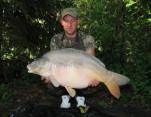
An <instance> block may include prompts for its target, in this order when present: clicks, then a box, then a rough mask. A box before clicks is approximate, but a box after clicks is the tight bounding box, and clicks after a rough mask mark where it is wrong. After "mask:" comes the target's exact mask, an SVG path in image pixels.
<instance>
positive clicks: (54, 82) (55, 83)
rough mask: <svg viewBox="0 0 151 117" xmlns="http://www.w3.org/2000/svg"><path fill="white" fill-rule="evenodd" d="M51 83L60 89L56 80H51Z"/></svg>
mask: <svg viewBox="0 0 151 117" xmlns="http://www.w3.org/2000/svg"><path fill="white" fill-rule="evenodd" d="M51 82H52V84H53V85H54V86H55V87H59V82H58V81H57V80H56V79H54V78H51Z"/></svg>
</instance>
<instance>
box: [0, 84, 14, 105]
mask: <svg viewBox="0 0 151 117" xmlns="http://www.w3.org/2000/svg"><path fill="white" fill-rule="evenodd" d="M13 95H14V94H13V93H12V92H11V90H10V89H9V88H8V87H7V85H4V84H1V85H0V105H1V106H2V105H3V106H4V105H5V106H6V105H9V102H10V99H11V97H12V96H13Z"/></svg>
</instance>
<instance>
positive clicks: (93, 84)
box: [89, 80, 100, 87]
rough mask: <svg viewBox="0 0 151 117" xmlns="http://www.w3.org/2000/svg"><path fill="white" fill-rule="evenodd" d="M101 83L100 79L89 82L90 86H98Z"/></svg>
mask: <svg viewBox="0 0 151 117" xmlns="http://www.w3.org/2000/svg"><path fill="white" fill-rule="evenodd" d="M99 84H100V82H99V81H97V80H92V81H91V82H90V83H89V86H91V87H96V86H98V85H99Z"/></svg>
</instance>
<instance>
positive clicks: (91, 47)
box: [85, 36, 100, 87]
mask: <svg viewBox="0 0 151 117" xmlns="http://www.w3.org/2000/svg"><path fill="white" fill-rule="evenodd" d="M85 46H86V53H88V54H90V55H93V56H95V41H94V38H93V36H87V37H86V39H85ZM99 83H100V82H99V81H97V80H92V81H91V82H90V84H89V86H92V87H95V86H98V85H99Z"/></svg>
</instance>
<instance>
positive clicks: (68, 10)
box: [61, 8, 79, 18]
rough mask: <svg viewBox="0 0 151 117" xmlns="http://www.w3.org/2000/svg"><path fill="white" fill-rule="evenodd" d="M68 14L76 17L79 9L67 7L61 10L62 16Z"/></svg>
mask: <svg viewBox="0 0 151 117" xmlns="http://www.w3.org/2000/svg"><path fill="white" fill-rule="evenodd" d="M66 15H70V16H73V17H76V18H78V17H79V16H78V11H77V9H76V8H65V9H63V10H62V12H61V18H63V17H64V16H66Z"/></svg>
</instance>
